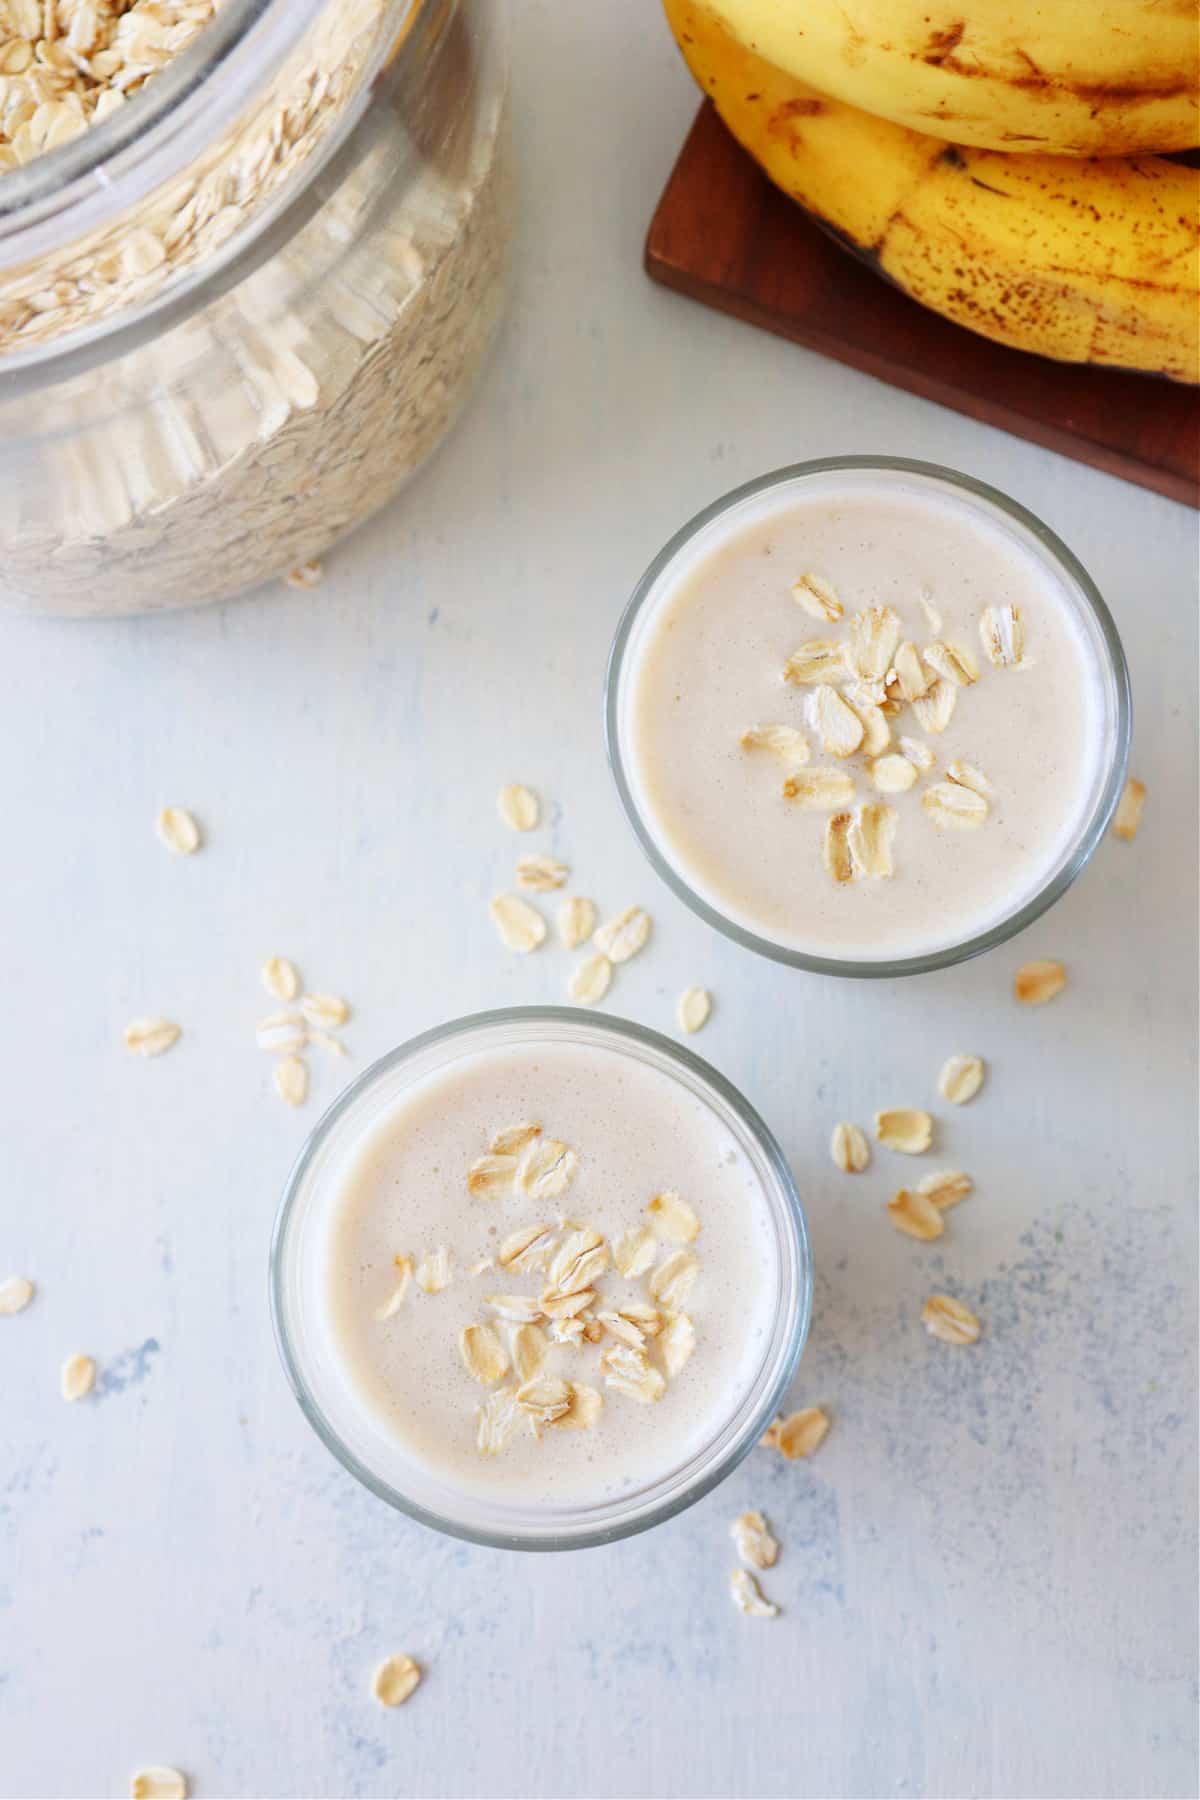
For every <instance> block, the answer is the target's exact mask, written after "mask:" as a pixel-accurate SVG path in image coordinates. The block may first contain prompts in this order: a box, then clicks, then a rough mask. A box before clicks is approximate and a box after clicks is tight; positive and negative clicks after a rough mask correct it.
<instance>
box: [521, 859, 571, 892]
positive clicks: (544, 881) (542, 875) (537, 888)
mask: <svg viewBox="0 0 1200 1800" xmlns="http://www.w3.org/2000/svg"><path fill="white" fill-rule="evenodd" d="M570 873H571V871H570V869H568V867H567V865H566V863H565V862H559V860H558V858H557V857H556V856H522V857H520V858H518V861H517V886H518V887H523V888H529V889H530V890H531V891H532V892H533V893H535V894H548V893H550V892H551V890H552V889H553V888H560V887H563V886H564V885H565V884H566V880H567V877H568V875H569V874H570Z"/></svg>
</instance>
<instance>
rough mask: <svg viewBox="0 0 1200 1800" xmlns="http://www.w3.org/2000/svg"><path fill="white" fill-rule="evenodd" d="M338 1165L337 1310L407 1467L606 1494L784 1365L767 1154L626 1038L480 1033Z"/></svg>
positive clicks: (329, 1258)
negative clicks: (638, 1057)
mask: <svg viewBox="0 0 1200 1800" xmlns="http://www.w3.org/2000/svg"><path fill="white" fill-rule="evenodd" d="M327 1186H328V1192H329V1200H328V1203H327V1205H326V1207H325V1215H326V1216H325V1218H324V1221H323V1223H322V1226H321V1229H320V1234H319V1251H318V1260H319V1276H318V1283H317V1290H316V1291H317V1294H318V1304H319V1307H320V1310H321V1313H322V1319H321V1332H322V1334H323V1336H324V1339H325V1341H326V1344H327V1346H328V1355H329V1357H330V1358H332V1360H333V1361H334V1362H335V1363H336V1365H337V1381H338V1385H339V1387H340V1389H341V1391H342V1396H343V1399H342V1401H341V1402H339V1404H340V1405H342V1406H343V1407H344V1406H346V1405H348V1406H349V1407H351V1408H352V1409H353V1410H354V1411H355V1412H356V1413H358V1414H359V1415H361V1416H362V1417H363V1418H364V1419H365V1420H366V1421H367V1422H369V1426H370V1430H371V1431H372V1432H373V1433H374V1434H375V1436H376V1439H377V1440H378V1441H380V1442H382V1443H383V1444H384V1445H386V1446H387V1454H388V1455H389V1456H390V1458H391V1466H390V1468H389V1471H388V1479H389V1480H390V1481H391V1482H392V1483H393V1484H394V1485H396V1486H399V1487H401V1488H403V1487H404V1486H405V1475H404V1470H405V1467H406V1466H407V1467H408V1468H409V1469H410V1470H411V1469H413V1468H416V1469H419V1470H422V1471H425V1472H426V1473H429V1474H432V1475H433V1476H434V1477H435V1478H436V1479H437V1480H439V1481H441V1482H442V1483H444V1484H446V1485H448V1486H449V1487H450V1488H452V1489H455V1490H458V1491H459V1492H468V1493H473V1494H476V1495H483V1496H494V1497H496V1498H499V1499H503V1500H504V1501H506V1502H517V1503H520V1504H522V1505H532V1506H535V1507H536V1506H540V1505H546V1506H555V1507H563V1506H570V1505H574V1504H578V1503H598V1502H603V1501H605V1500H607V1499H610V1498H612V1497H613V1496H617V1495H620V1494H621V1493H623V1492H626V1491H628V1490H631V1489H636V1488H639V1487H641V1486H644V1485H645V1484H647V1483H650V1482H654V1481H656V1480H659V1479H661V1478H662V1477H663V1476H664V1475H665V1474H668V1473H670V1472H671V1471H672V1470H674V1469H676V1468H678V1467H679V1466H681V1465H682V1464H683V1463H685V1462H686V1461H687V1459H688V1458H689V1457H690V1456H693V1455H695V1454H697V1453H698V1452H699V1451H701V1450H702V1449H703V1448H704V1447H705V1446H706V1445H707V1444H709V1443H710V1442H712V1440H713V1439H714V1437H715V1436H716V1434H717V1433H718V1432H719V1431H720V1430H721V1428H722V1426H723V1425H724V1424H725V1423H726V1422H727V1421H728V1420H729V1419H730V1418H731V1417H732V1416H733V1414H734V1412H735V1411H736V1409H737V1407H738V1405H739V1403H740V1402H741V1401H742V1400H743V1399H744V1398H745V1396H746V1394H747V1392H748V1390H749V1389H750V1388H751V1386H752V1384H753V1383H754V1381H755V1377H756V1375H757V1374H758V1373H759V1371H760V1369H761V1366H762V1362H763V1357H764V1351H765V1348H766V1344H767V1340H768V1338H769V1336H770V1332H771V1328H772V1324H773V1321H774V1318H775V1311H776V1307H777V1304H778V1298H777V1296H778V1289H779V1269H778V1262H777V1251H776V1248H775V1242H776V1240H775V1235H774V1230H773V1227H772V1225H771V1222H770V1219H769V1217H768V1214H767V1210H766V1201H765V1199H764V1195H763V1192H762V1189H761V1187H760V1185H759V1180H758V1178H757V1176H756V1174H755V1171H754V1169H753V1167H752V1166H751V1162H750V1160H749V1158H748V1157H747V1155H746V1153H745V1152H744V1150H743V1149H742V1147H741V1146H740V1145H739V1143H738V1142H737V1140H736V1139H735V1137H734V1135H733V1133H732V1132H731V1131H730V1130H729V1129H728V1127H727V1126H726V1125H725V1123H724V1122H723V1121H722V1120H721V1119H719V1118H718V1117H717V1116H716V1114H715V1113H714V1112H713V1111H712V1110H711V1109H710V1108H709V1107H708V1106H707V1105H706V1104H705V1103H704V1102H703V1101H702V1100H700V1099H699V1098H698V1097H697V1096H696V1095H695V1094H693V1093H691V1092H689V1091H688V1090H687V1089H686V1088H685V1087H684V1086H682V1085H681V1084H680V1083H679V1082H677V1081H675V1080H673V1079H672V1078H670V1077H669V1076H667V1075H665V1074H663V1073H660V1072H659V1071H658V1070H657V1069H653V1068H650V1067H647V1066H646V1065H645V1064H644V1063H639V1062H637V1061H635V1060H633V1059H632V1058H630V1057H629V1056H627V1055H624V1054H622V1053H621V1052H620V1051H619V1050H617V1049H615V1048H614V1049H607V1048H602V1047H598V1046H596V1045H592V1044H579V1043H570V1042H547V1043H544V1044H539V1043H530V1044H517V1045H512V1046H508V1047H505V1048H497V1049H494V1050H487V1051H484V1052H480V1053H477V1054H469V1055H467V1056H465V1057H463V1058H462V1059H460V1060H459V1061H457V1062H455V1063H454V1064H453V1065H452V1067H450V1068H449V1069H445V1070H441V1071H438V1072H436V1073H434V1074H433V1075H432V1076H430V1077H429V1078H428V1079H426V1080H425V1081H424V1082H422V1083H421V1084H419V1085H418V1086H417V1087H416V1088H415V1090H413V1091H411V1092H408V1093H406V1094H403V1095H401V1096H400V1097H399V1098H398V1099H397V1100H396V1101H395V1102H394V1103H393V1104H392V1105H390V1106H389V1107H388V1108H387V1109H386V1110H385V1112H384V1113H383V1115H382V1116H381V1117H380V1118H379V1119H378V1120H377V1121H376V1123H375V1124H374V1126H373V1128H372V1129H371V1131H370V1132H369V1134H367V1135H366V1136H365V1138H364V1139H363V1140H362V1141H361V1142H360V1143H359V1144H358V1146H357V1147H355V1149H354V1151H353V1153H352V1154H350V1155H348V1156H346V1157H345V1158H344V1160H343V1162H342V1164H341V1166H340V1167H339V1169H338V1171H337V1173H336V1178H335V1179H333V1180H332V1181H331V1182H329V1183H328V1184H327ZM372 1454H373V1455H374V1453H372ZM375 1460H376V1461H378V1458H377V1457H376V1458H375Z"/></svg>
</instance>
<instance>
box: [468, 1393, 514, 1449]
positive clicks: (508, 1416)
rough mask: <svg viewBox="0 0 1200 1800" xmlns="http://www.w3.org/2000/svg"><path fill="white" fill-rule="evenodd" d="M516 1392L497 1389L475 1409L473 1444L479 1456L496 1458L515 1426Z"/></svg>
mask: <svg viewBox="0 0 1200 1800" xmlns="http://www.w3.org/2000/svg"><path fill="white" fill-rule="evenodd" d="M518 1416H519V1415H518V1413H517V1390H516V1389H515V1388H510V1387H506V1388H497V1389H496V1391H495V1392H494V1393H492V1394H489V1395H488V1397H487V1399H486V1400H485V1401H484V1402H483V1405H482V1406H478V1407H476V1409H475V1418H476V1421H477V1423H476V1427H475V1444H476V1448H477V1449H478V1451H479V1454H480V1456H498V1455H499V1453H500V1451H501V1450H503V1448H504V1446H505V1444H507V1442H508V1440H509V1438H510V1437H511V1436H512V1434H513V1432H514V1431H515V1430H516V1426H517V1419H518Z"/></svg>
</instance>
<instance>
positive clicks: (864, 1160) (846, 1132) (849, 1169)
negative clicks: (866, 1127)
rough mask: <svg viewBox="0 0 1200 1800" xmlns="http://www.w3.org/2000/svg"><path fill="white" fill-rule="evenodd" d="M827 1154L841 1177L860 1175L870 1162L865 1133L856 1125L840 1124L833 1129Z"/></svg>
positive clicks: (869, 1147)
mask: <svg viewBox="0 0 1200 1800" xmlns="http://www.w3.org/2000/svg"><path fill="white" fill-rule="evenodd" d="M829 1154H830V1155H831V1156H832V1157H833V1160H834V1162H835V1163H836V1164H837V1166H838V1168H839V1169H840V1170H841V1171H842V1173H843V1175H861V1174H862V1172H863V1170H864V1169H865V1168H866V1166H867V1164H868V1163H869V1162H870V1160H871V1146H870V1145H869V1144H868V1143H867V1135H866V1132H865V1131H863V1130H862V1129H861V1127H860V1126H858V1125H851V1124H841V1125H835V1126H834V1128H833V1136H832V1138H831V1139H830V1141H829Z"/></svg>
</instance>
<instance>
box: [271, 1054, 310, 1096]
mask: <svg viewBox="0 0 1200 1800" xmlns="http://www.w3.org/2000/svg"><path fill="white" fill-rule="evenodd" d="M275 1092H276V1093H277V1094H278V1095H279V1098H280V1099H281V1100H286V1101H287V1103H288V1105H289V1106H303V1105H304V1102H305V1101H306V1100H307V1098H308V1069H307V1067H306V1065H305V1063H304V1062H303V1061H302V1059H301V1058H300V1057H298V1056H285V1057H283V1058H282V1059H281V1060H280V1061H279V1062H277V1063H276V1064H275Z"/></svg>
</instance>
